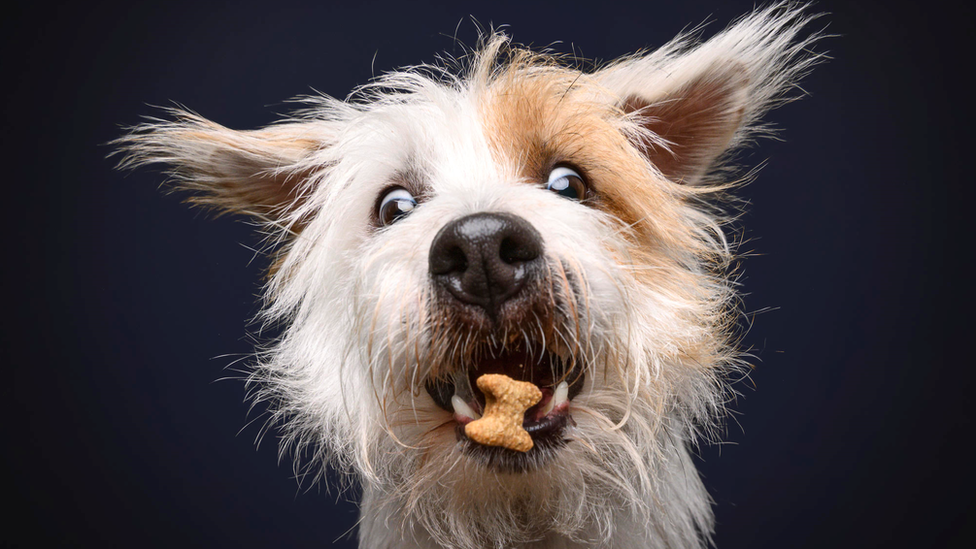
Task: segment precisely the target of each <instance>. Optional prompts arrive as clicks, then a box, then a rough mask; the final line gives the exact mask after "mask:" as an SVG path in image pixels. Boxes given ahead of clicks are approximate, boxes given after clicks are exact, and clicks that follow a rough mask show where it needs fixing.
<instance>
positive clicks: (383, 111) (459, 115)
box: [115, 3, 822, 549]
mask: <svg viewBox="0 0 976 549" xmlns="http://www.w3.org/2000/svg"><path fill="white" fill-rule="evenodd" d="M813 18H814V16H811V15H809V14H808V13H807V12H806V11H805V9H804V7H802V6H797V5H795V4H790V3H781V4H777V5H773V6H770V7H766V8H761V9H758V10H756V11H755V12H753V13H751V14H749V15H747V16H745V17H743V18H741V19H739V20H738V21H737V22H734V23H733V24H732V25H730V26H729V27H728V28H727V29H726V30H724V31H722V32H720V33H718V34H717V35H716V36H714V37H713V38H711V39H709V40H707V41H702V40H700V39H699V38H697V36H698V34H697V31H693V32H690V33H686V34H683V35H681V36H679V37H678V38H676V39H674V40H673V41H671V42H670V43H668V44H666V45H664V46H663V47H661V48H660V49H657V50H655V51H650V52H641V53H638V54H635V55H632V56H628V57H626V58H623V59H619V60H616V61H614V62H611V63H608V64H604V65H602V66H598V67H592V68H590V69H588V70H585V71H584V70H582V69H580V68H578V63H575V64H574V60H571V59H570V60H567V59H566V58H564V57H560V56H558V55H554V54H551V53H546V52H534V51H531V50H529V49H526V48H523V47H520V46H516V45H514V44H513V42H512V41H511V40H510V38H509V37H508V36H506V35H505V34H502V33H500V32H496V31H488V32H485V33H484V34H483V36H482V38H481V40H480V42H479V46H478V47H477V48H475V49H473V50H471V51H468V52H467V54H466V55H465V56H463V57H462V58H460V59H456V60H449V61H445V62H443V63H442V65H438V66H431V65H425V66H421V67H419V68H412V69H408V70H404V71H399V72H393V73H390V74H387V75H385V76H382V77H380V78H378V79H376V80H375V81H373V82H371V83H369V84H368V85H365V86H363V87H361V88H359V89H357V90H356V91H355V92H354V93H353V94H352V95H351V96H350V98H348V99H347V100H337V99H334V98H331V97H325V96H314V97H303V98H300V99H299V100H298V101H301V103H302V105H303V106H302V108H300V109H299V110H298V111H297V112H296V113H295V114H294V115H293V116H291V117H290V118H288V119H285V120H282V121H280V122H279V123H276V124H273V125H271V126H269V127H265V128H263V129H258V130H251V131H236V130H231V129H228V128H225V127H222V126H220V125H218V124H216V123H214V122H211V121H209V120H206V119H204V118H202V117H201V116H199V115H196V114H194V113H191V112H189V111H186V110H183V109H179V108H174V109H170V112H169V116H168V117H167V118H165V119H153V120H151V121H149V122H147V123H144V124H141V125H138V126H135V127H133V128H130V129H129V130H128V132H127V133H126V135H124V136H123V137H121V138H120V139H118V140H117V141H116V142H115V145H116V146H117V149H118V152H119V154H121V155H122V160H121V161H120V166H121V167H122V168H134V167H138V166H143V165H148V164H156V163H159V164H163V165H165V166H167V167H168V173H169V175H170V176H171V181H172V183H173V186H174V188H176V189H180V190H183V191H188V192H189V195H190V198H189V201H190V202H192V203H193V204H197V205H201V206H204V207H208V208H212V209H215V210H217V211H218V212H222V213H233V214H239V215H243V216H246V217H248V218H250V219H252V220H254V221H256V222H257V223H259V224H260V226H261V227H262V229H263V232H264V234H265V235H266V237H267V244H268V250H269V253H270V254H271V255H272V259H271V261H270V267H269V275H268V279H267V284H266V291H265V300H266V301H265V306H264V308H263V310H262V312H261V313H260V317H259V319H260V321H261V322H264V323H268V324H276V325H280V326H282V333H281V335H280V337H278V338H277V339H276V340H275V341H272V342H270V343H269V344H267V345H266V346H264V347H262V348H261V349H259V350H258V351H257V352H256V354H255V358H254V361H253V368H252V373H251V374H250V378H249V380H248V383H249V387H250V388H251V389H252V393H253V395H252V396H253V398H254V400H255V401H256V402H264V403H267V407H268V409H269V414H270V420H269V421H270V422H271V424H273V425H276V426H277V428H278V429H279V430H280V432H281V434H282V439H283V441H284V442H283V443H282V451H283V452H286V451H291V452H293V453H294V454H295V455H296V456H305V457H306V459H304V460H301V462H300V463H298V462H296V471H297V472H298V473H299V474H300V476H302V477H307V476H308V475H312V476H315V477H318V476H320V475H321V474H322V471H324V470H325V469H326V466H331V467H334V468H335V469H336V470H338V471H340V472H343V473H344V474H345V475H346V478H347V479H353V480H351V481H350V482H355V483H358V485H359V486H360V487H361V489H362V492H363V499H362V503H361V509H362V512H361V519H360V524H359V534H358V535H359V546H360V547H362V548H368V549H378V548H379V549H385V548H390V549H392V548H413V549H433V548H459V549H486V548H583V547H617V548H636V547H651V548H679V547H681V548H684V547H704V546H705V545H707V544H708V543H709V542H710V539H711V536H712V532H713V515H712V511H711V502H710V499H709V496H708V494H707V492H706V490H705V488H704V486H703V484H702V482H701V480H700V479H699V476H698V474H697V472H696V469H695V466H694V464H693V461H692V457H691V454H690V448H691V447H693V445H694V444H696V441H698V440H701V439H705V440H713V439H714V438H715V437H716V436H717V434H718V432H719V431H720V429H721V425H722V418H723V409H724V406H725V405H726V403H727V402H728V400H729V399H730V398H731V396H732V395H733V394H734V393H733V391H732V389H731V388H730V380H731V379H733V378H734V377H735V375H736V372H742V371H745V368H747V366H746V359H745V357H744V354H743V353H742V352H741V351H739V350H738V349H737V345H736V339H737V334H738V333H739V332H740V330H739V329H738V325H739V321H738V318H740V315H739V308H740V305H739V301H738V298H737V294H736V289H735V281H734V271H735V265H736V255H735V246H734V244H732V243H730V242H729V240H728V239H727V238H726V236H725V232H726V230H727V224H728V222H729V221H730V220H731V218H732V217H733V214H732V213H729V212H730V211H735V208H734V207H730V204H733V203H732V202H730V201H729V195H730V193H729V191H730V190H732V189H734V187H735V186H736V185H737V184H738V183H739V182H741V180H742V178H740V179H733V178H732V177H731V176H730V174H732V173H734V172H732V171H730V168H729V161H730V160H731V159H732V156H733V154H734V153H735V151H737V150H740V149H741V148H742V147H743V146H744V145H746V144H747V143H748V142H749V141H750V140H751V139H752V138H754V137H755V136H757V135H760V134H762V133H764V132H766V131H767V130H768V128H767V127H766V126H764V125H763V124H762V123H761V116H762V115H763V114H764V113H765V112H767V111H768V110H769V109H771V108H773V107H776V106H778V105H780V104H782V103H784V102H785V101H789V100H791V99H793V98H794V97H793V95H792V94H791V92H792V90H795V89H796V82H797V81H798V80H799V79H800V78H801V77H802V76H804V75H805V74H806V73H807V72H808V71H809V70H810V68H811V67H812V66H813V65H815V64H816V63H817V62H819V60H820V59H821V57H822V56H821V55H818V54H815V53H812V52H811V50H810V46H811V44H812V43H813V42H814V41H815V40H817V39H818V38H819V33H816V32H812V33H807V32H806V31H805V30H804V29H806V28H808V26H809V25H808V24H809V22H810V21H811V20H812V19H813ZM491 375H495V376H499V379H507V380H511V381H514V382H521V383H523V384H525V385H528V386H531V387H530V389H533V390H535V389H537V394H536V393H533V395H534V396H533V397H532V398H533V400H531V401H528V400H527V401H525V402H524V403H523V404H522V407H521V408H519V409H517V410H515V411H514V414H513V415H512V417H514V418H516V419H515V420H514V421H515V423H514V424H513V425H512V426H511V427H512V429H514V431H517V433H516V434H517V435H518V436H520V437H522V438H521V439H520V440H521V441H522V442H525V445H523V446H513V445H511V444H507V443H504V442H502V443H498V442H497V441H496V442H491V441H490V440H488V439H481V438H478V437H475V436H474V435H472V434H471V430H470V429H469V427H470V425H472V424H474V423H475V422H477V421H479V420H481V419H483V418H482V414H483V413H485V414H486V415H487V408H490V407H491V406H492V405H494V402H495V397H496V396H497V395H493V394H490V393H489V392H488V390H487V389H484V388H483V387H482V378H483V377H485V376H491ZM498 398H499V399H501V397H498ZM492 440H494V439H492ZM520 444H521V443H520ZM296 460H298V458H296Z"/></svg>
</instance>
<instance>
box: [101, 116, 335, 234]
mask: <svg viewBox="0 0 976 549" xmlns="http://www.w3.org/2000/svg"><path fill="white" fill-rule="evenodd" d="M170 112H171V114H172V115H173V118H174V120H173V121H165V120H154V121H152V122H149V123H146V124H141V125H139V126H136V127H134V128H132V129H131V130H130V131H129V133H128V134H127V135H125V136H123V137H121V138H119V139H117V140H115V141H113V142H112V143H111V144H112V145H115V146H116V147H118V149H117V151H116V153H121V154H123V155H124V156H123V158H122V160H121V161H120V162H119V167H120V168H125V169H129V168H136V167H139V166H143V165H148V164H165V165H167V166H168V170H167V173H168V174H169V175H170V176H171V177H172V179H173V181H174V184H175V187H176V188H177V189H185V190H188V191H191V192H192V193H193V195H192V196H191V197H190V198H189V199H188V201H189V202H191V203H193V204H199V205H203V206H207V207H211V208H214V209H216V210H217V211H218V212H220V213H236V214H246V215H249V216H253V217H257V218H259V219H261V220H262V221H265V222H270V223H275V222H277V220H279V219H281V218H283V217H284V216H285V215H287V213H288V212H289V211H291V210H292V209H294V207H295V206H297V205H298V203H299V202H300V199H301V196H302V195H303V192H304V187H303V184H304V183H305V182H306V181H307V180H308V178H309V176H310V175H311V174H310V168H309V167H308V166H306V165H305V164H304V163H303V160H305V159H307V158H308V157H309V156H310V155H311V154H312V153H314V152H315V151H317V150H319V149H320V148H322V147H324V146H326V143H324V142H323V141H324V140H323V134H322V132H321V131H320V128H318V127H317V126H316V124H314V123H310V122H287V123H283V124H278V125H274V126H269V127H267V128H263V129H259V130H248V131H237V130H231V129H229V128H226V127H224V126H221V125H219V124H216V123H214V122H211V121H210V120H207V119H205V118H202V117H200V116H198V115H196V114H193V113H190V112H187V111H184V110H176V109H174V110H172V111H170Z"/></svg>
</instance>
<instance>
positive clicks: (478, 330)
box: [426, 213, 585, 452]
mask: <svg viewBox="0 0 976 549" xmlns="http://www.w3.org/2000/svg"><path fill="white" fill-rule="evenodd" d="M544 269H545V264H544V257H543V240H542V236H541V235H540V234H539V232H538V231H537V230H536V229H535V227H533V226H532V225H531V224H530V223H529V222H528V221H527V220H525V219H523V218H521V217H518V216H516V215H512V214H505V213H477V214H472V215H468V216H465V217H462V218H459V219H456V220H454V221H452V222H450V223H448V224H447V225H446V226H444V227H443V228H442V229H441V230H440V232H438V233H437V235H436V236H435V237H434V240H433V242H432V244H431V247H430V256H429V270H430V277H431V281H432V283H433V285H434V287H435V290H436V292H437V294H438V296H439V299H438V306H440V307H442V308H444V311H443V312H445V313H449V317H450V318H451V323H452V324H453V326H452V328H454V329H456V330H457V332H456V333H457V334H458V337H464V336H466V334H478V335H477V336H475V339H482V340H484V339H488V338H489V337H490V338H493V339H492V340H491V341H492V342H491V343H486V344H484V345H483V346H482V352H480V353H478V354H477V356H475V357H472V359H471V360H470V361H468V363H467V364H465V365H463V366H461V365H458V367H457V369H456V370H455V371H453V372H451V375H450V376H445V377H443V378H437V379H430V380H428V381H427V382H426V389H427V392H428V393H429V394H430V395H431V397H432V398H433V399H434V401H435V402H436V403H437V404H438V405H439V406H441V407H442V408H444V409H445V410H448V411H452V412H454V419H455V421H456V422H457V424H458V426H459V427H463V425H464V424H466V423H468V422H470V421H472V420H473V419H477V418H478V417H480V414H481V413H482V411H483V410H484V405H485V398H484V395H482V394H481V393H480V392H479V391H478V390H477V389H473V387H475V386H476V383H475V382H476V380H477V379H478V377H480V376H481V375H484V374H494V373H499V374H505V375H507V376H509V377H511V378H513V379H516V380H520V381H528V382H531V383H533V384H534V385H536V386H537V387H538V388H539V390H540V391H541V392H542V395H543V396H542V400H541V401H540V402H539V403H538V404H536V405H535V406H533V407H532V408H530V409H529V410H528V411H527V412H526V414H525V419H524V422H523V428H524V429H525V430H526V431H527V432H528V433H529V434H530V435H531V436H532V438H533V440H534V441H536V443H537V445H538V443H540V442H541V443H543V445H544V446H546V445H551V444H553V443H557V444H558V443H560V442H561V437H560V436H559V435H560V433H561V432H562V430H563V428H564V427H565V426H566V425H567V423H569V422H571V421H572V419H571V417H570V415H569V403H570V400H571V399H572V398H573V397H575V396H576V395H578V394H579V393H580V391H581V390H582V387H583V378H584V370H585V368H584V367H583V364H582V359H580V358H579V357H577V356H575V353H570V352H568V351H565V350H564V351H562V352H558V351H555V350H553V349H548V348H546V342H544V341H538V342H536V341H533V342H531V343H527V342H522V341H514V342H513V341H505V340H504V339H505V338H504V337H501V338H499V337H497V336H498V335H499V333H500V332H504V333H506V334H508V335H510V336H511V335H515V334H525V333H533V332H534V331H535V329H536V328H537V323H538V322H539V316H540V311H544V312H542V313H541V314H542V316H546V315H549V314H551V311H552V309H553V308H554V307H553V304H552V303H548V304H545V303H544V300H549V301H551V300H552V296H551V294H550V293H549V292H546V294H545V295H543V293H542V292H541V290H540V287H541V286H542V284H541V280H542V276H543V272H544ZM540 339H546V338H540ZM548 339H550V340H552V339H555V338H552V337H549V338H548ZM548 343H550V344H551V343H553V342H552V341H549V342H548ZM529 347H532V348H529ZM458 433H459V436H461V437H463V429H460V428H459V430H458ZM490 450H492V451H497V452H511V451H509V450H501V449H497V448H492V449H490ZM485 451H487V450H485Z"/></svg>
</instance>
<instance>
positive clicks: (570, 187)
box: [549, 176, 580, 200]
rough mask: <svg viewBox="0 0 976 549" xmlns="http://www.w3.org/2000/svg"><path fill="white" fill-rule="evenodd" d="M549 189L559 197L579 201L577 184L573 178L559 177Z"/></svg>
mask: <svg viewBox="0 0 976 549" xmlns="http://www.w3.org/2000/svg"><path fill="white" fill-rule="evenodd" d="M549 189H550V190H553V191H556V194H558V195H559V196H565V197H566V198H571V199H573V200H579V199H580V194H579V183H578V182H577V181H576V178H575V177H573V176H566V177H560V178H559V179H557V180H555V181H553V182H552V183H551V184H550V185H549Z"/></svg>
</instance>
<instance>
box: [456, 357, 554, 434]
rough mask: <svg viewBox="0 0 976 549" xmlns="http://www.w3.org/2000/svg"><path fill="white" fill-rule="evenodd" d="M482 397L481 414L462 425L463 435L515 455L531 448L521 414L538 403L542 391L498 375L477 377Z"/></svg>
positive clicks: (524, 382)
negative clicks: (483, 397) (483, 401)
mask: <svg viewBox="0 0 976 549" xmlns="http://www.w3.org/2000/svg"><path fill="white" fill-rule="evenodd" d="M477 383H478V389H480V390H481V392H482V393H484V394H485V413H484V415H483V416H481V419H476V420H474V421H472V422H471V423H468V424H467V425H465V426H464V434H465V435H467V436H468V438H470V439H471V440H473V441H475V442H477V443H479V444H484V445H485V446H501V447H503V448H508V449H509V450H515V451H517V452H528V451H529V450H531V449H532V437H531V436H529V433H528V432H526V430H525V429H523V428H522V421H523V419H524V418H525V411H526V410H528V409H529V408H531V407H533V406H535V405H536V404H537V403H538V402H539V401H540V400H542V391H540V390H539V388H538V387H536V386H535V385H533V384H531V383H529V382H527V381H516V380H514V379H512V378H510V377H508V376H506V375H502V374H485V375H483V376H481V377H479V378H478V381H477Z"/></svg>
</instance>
